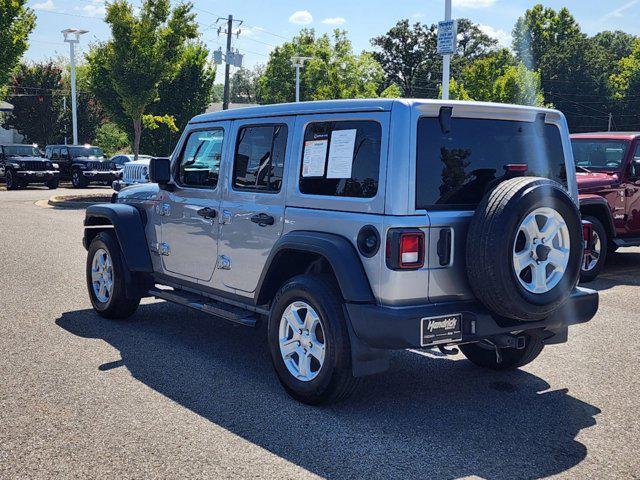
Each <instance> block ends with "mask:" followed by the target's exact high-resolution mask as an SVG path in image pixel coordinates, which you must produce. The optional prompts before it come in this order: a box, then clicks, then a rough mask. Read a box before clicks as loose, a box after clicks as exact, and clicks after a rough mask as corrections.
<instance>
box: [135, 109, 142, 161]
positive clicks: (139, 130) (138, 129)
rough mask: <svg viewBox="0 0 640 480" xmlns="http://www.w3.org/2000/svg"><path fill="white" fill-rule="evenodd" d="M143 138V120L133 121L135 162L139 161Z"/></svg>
mask: <svg viewBox="0 0 640 480" xmlns="http://www.w3.org/2000/svg"><path fill="white" fill-rule="evenodd" d="M141 136H142V119H141V118H136V119H134V120H133V160H134V161H135V160H138V155H139V154H140V137H141Z"/></svg>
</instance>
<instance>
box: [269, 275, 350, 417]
mask: <svg viewBox="0 0 640 480" xmlns="http://www.w3.org/2000/svg"><path fill="white" fill-rule="evenodd" d="M334 284H335V281H334V282H331V281H330V279H328V278H326V277H323V276H319V275H300V276H297V277H294V278H292V279H291V280H289V281H288V282H287V283H285V284H284V285H283V286H282V288H280V290H279V291H278V293H277V295H276V297H275V299H274V301H273V303H272V306H271V312H270V315H269V323H268V327H267V328H268V331H267V337H268V342H269V350H270V352H271V360H272V362H273V366H274V369H275V371H276V374H277V376H278V380H279V381H280V383H281V384H282V386H283V387H284V389H285V390H286V392H287V393H288V394H289V395H290V396H291V397H293V398H294V399H296V400H298V401H300V402H302V403H306V404H309V405H319V404H323V403H325V404H326V403H333V402H337V401H340V400H344V399H345V398H347V397H348V396H349V395H351V393H352V392H353V391H354V390H355V389H356V387H357V386H358V384H359V383H360V379H359V378H356V377H354V376H353V372H352V368H351V344H350V341H349V333H348V331H347V324H346V319H345V317H344V310H343V307H344V301H343V299H342V296H341V295H340V293H339V292H338V291H337V290H336V289H335V287H334V286H333V285H334ZM296 301H302V302H305V303H306V304H308V305H309V306H310V307H312V308H313V309H314V310H315V311H316V312H317V314H318V316H319V318H320V321H321V323H322V328H323V331H324V345H325V357H324V363H323V364H322V367H321V368H319V369H318V370H317V372H318V373H317V376H316V377H315V378H313V379H311V380H308V381H302V380H299V379H298V378H296V377H295V376H294V375H293V374H292V373H290V372H289V370H288V369H287V366H286V365H285V362H284V360H283V358H282V355H281V353H280V342H279V340H280V333H279V329H280V319H281V318H282V315H283V313H284V311H285V310H286V309H287V307H288V306H289V305H291V304H292V303H293V302H296Z"/></svg>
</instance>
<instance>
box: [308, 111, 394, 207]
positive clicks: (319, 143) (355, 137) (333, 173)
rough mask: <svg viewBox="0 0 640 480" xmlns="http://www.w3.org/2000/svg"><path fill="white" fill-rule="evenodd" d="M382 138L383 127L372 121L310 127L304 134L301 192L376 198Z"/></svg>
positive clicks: (320, 124)
mask: <svg viewBox="0 0 640 480" xmlns="http://www.w3.org/2000/svg"><path fill="white" fill-rule="evenodd" d="M381 134H382V128H381V127H380V124H379V123H378V122H374V121H371V120H354V121H341V122H317V123H310V124H309V125H308V126H307V128H306V129H305V132H304V149H303V152H302V167H301V170H300V191H301V192H302V193H306V194H309V195H330V196H335V197H358V198H372V197H375V195H376V193H377V192H378V178H379V174H380V137H381Z"/></svg>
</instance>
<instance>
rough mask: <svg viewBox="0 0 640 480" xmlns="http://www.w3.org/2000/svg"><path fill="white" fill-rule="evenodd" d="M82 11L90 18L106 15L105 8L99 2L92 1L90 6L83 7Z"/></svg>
mask: <svg viewBox="0 0 640 480" xmlns="http://www.w3.org/2000/svg"><path fill="white" fill-rule="evenodd" d="M82 11H83V12H84V13H86V14H87V15H89V16H91V17H102V16H104V15H105V14H106V13H107V8H106V7H105V5H104V3H103V2H102V1H100V0H94V1H93V4H92V5H85V6H84V7H82Z"/></svg>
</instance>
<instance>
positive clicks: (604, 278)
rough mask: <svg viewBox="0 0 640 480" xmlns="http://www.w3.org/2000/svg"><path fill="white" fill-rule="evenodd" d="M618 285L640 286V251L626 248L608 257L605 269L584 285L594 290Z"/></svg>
mask: <svg viewBox="0 0 640 480" xmlns="http://www.w3.org/2000/svg"><path fill="white" fill-rule="evenodd" d="M618 285H630V286H640V253H634V252H625V251H624V249H623V250H620V251H618V252H616V253H613V254H610V255H609V256H608V257H607V263H606V264H605V266H604V271H603V272H602V273H601V274H600V275H599V276H598V278H596V279H595V280H594V281H593V282H589V283H584V284H582V286H584V287H586V288H591V289H593V290H598V291H602V290H608V289H610V288H613V287H616V286H618Z"/></svg>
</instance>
